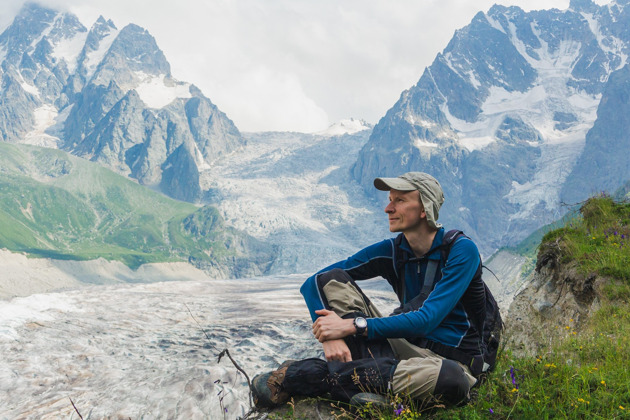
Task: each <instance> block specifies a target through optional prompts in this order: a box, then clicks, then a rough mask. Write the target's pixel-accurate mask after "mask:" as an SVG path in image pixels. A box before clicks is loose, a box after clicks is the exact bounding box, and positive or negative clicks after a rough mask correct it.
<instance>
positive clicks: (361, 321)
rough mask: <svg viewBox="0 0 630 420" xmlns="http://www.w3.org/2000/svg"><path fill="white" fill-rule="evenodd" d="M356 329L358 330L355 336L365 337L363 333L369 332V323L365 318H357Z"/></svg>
mask: <svg viewBox="0 0 630 420" xmlns="http://www.w3.org/2000/svg"><path fill="white" fill-rule="evenodd" d="M353 323H354V328H356V329H357V332H356V333H355V334H354V335H355V336H360V335H363V333H364V332H365V330H367V321H366V320H365V318H362V317H360V316H359V317H356V318H354V322H353Z"/></svg>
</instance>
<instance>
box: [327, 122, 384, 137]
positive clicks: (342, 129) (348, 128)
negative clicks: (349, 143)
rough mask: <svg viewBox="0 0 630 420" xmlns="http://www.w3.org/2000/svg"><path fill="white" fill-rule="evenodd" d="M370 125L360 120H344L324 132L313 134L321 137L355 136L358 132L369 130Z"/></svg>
mask: <svg viewBox="0 0 630 420" xmlns="http://www.w3.org/2000/svg"><path fill="white" fill-rule="evenodd" d="M371 129H372V125H371V124H368V123H367V122H365V121H364V120H362V119H354V118H350V119H345V120H341V121H339V122H336V123H335V124H333V125H331V126H330V127H328V128H327V129H326V130H324V131H320V132H318V133H315V134H319V135H322V136H331V137H332V136H342V135H344V134H356V133H358V132H360V131H364V130H371Z"/></svg>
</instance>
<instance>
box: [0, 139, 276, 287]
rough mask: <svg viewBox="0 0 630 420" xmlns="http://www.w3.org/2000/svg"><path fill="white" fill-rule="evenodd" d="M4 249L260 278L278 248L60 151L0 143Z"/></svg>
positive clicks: (0, 242)
mask: <svg viewBox="0 0 630 420" xmlns="http://www.w3.org/2000/svg"><path fill="white" fill-rule="evenodd" d="M0 190H1V194H2V197H3V200H1V201H0V226H1V229H0V247H4V248H7V249H9V250H12V251H21V252H26V253H28V254H31V255H36V256H41V257H49V258H56V259H94V258H98V257H103V258H106V259H109V260H120V261H123V262H125V263H126V264H127V265H129V266H131V267H137V266H139V265H140V264H143V263H146V262H158V261H190V262H193V263H194V264H195V265H196V266H197V267H200V268H204V269H206V270H207V271H208V272H211V273H212V274H213V275H220V276H242V275H251V274H260V273H264V272H265V271H266V268H267V267H268V265H269V264H270V262H271V260H272V259H273V255H272V253H273V250H272V249H271V248H270V247H269V246H266V245H264V244H262V243H260V242H259V241H257V240H255V239H253V238H251V237H249V236H247V235H245V234H242V233H239V232H237V231H235V230H234V229H231V228H228V227H226V226H225V224H224V222H223V219H222V218H221V216H220V215H219V213H218V212H217V210H216V209H215V208H212V207H209V206H206V207H201V208H198V207H196V206H194V205H192V204H188V203H183V202H179V201H175V200H172V199H169V198H167V197H164V196H163V195H161V194H159V193H157V192H153V191H151V190H149V189H147V188H144V187H142V186H140V185H138V184H136V183H134V182H132V181H130V180H128V179H126V178H124V177H121V176H120V175H117V174H115V173H113V172H111V171H110V170H107V169H105V168H103V167H101V166H99V165H96V164H93V163H90V162H87V161H84V160H82V159H78V158H75V157H72V156H69V155H68V154H66V153H64V152H62V151H55V150H50V149H42V148H38V147H33V146H21V145H10V144H7V143H0Z"/></svg>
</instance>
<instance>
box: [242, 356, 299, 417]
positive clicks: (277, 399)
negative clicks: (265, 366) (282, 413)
mask: <svg viewBox="0 0 630 420" xmlns="http://www.w3.org/2000/svg"><path fill="white" fill-rule="evenodd" d="M293 362H295V360H287V361H286V362H284V363H283V364H281V365H280V366H279V367H278V369H276V370H273V371H271V372H267V373H261V374H259V375H256V376H255V377H254V380H253V381H252V395H253V397H254V404H255V405H256V407H266V408H272V407H275V406H278V405H282V404H284V403H286V402H287V401H289V393H288V392H287V391H285V390H284V388H283V387H282V382H284V377H285V375H286V373H287V369H288V368H289V366H291V364H292V363H293Z"/></svg>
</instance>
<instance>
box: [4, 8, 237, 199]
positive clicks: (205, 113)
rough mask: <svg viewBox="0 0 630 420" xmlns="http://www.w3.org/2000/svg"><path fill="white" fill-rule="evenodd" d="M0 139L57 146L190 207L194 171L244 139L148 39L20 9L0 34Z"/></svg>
mask: <svg viewBox="0 0 630 420" xmlns="http://www.w3.org/2000/svg"><path fill="white" fill-rule="evenodd" d="M0 63H1V70H0V77H2V89H1V90H0V136H1V137H2V139H3V140H4V141H9V142H24V143H31V144H38V145H43V146H48V147H59V148H62V149H65V150H67V151H69V152H71V153H73V154H75V155H78V156H81V157H84V158H87V159H90V160H93V161H96V162H99V163H101V164H103V165H105V166H108V167H110V168H112V169H114V170H116V171H117V172H119V173H121V174H124V175H127V176H130V177H132V178H135V179H137V180H138V181H139V182H140V183H141V184H144V185H148V186H153V187H159V188H160V189H161V190H162V191H163V192H165V193H166V194H168V195H170V196H172V197H175V198H178V199H182V200H186V201H193V202H194V201H197V200H198V199H199V198H200V196H201V189H200V187H199V170H200V169H203V168H205V167H207V166H208V164H209V163H210V162H211V161H212V160H213V159H216V158H217V157H218V156H221V155H222V154H225V153H228V152H231V151H233V150H235V149H236V148H238V147H241V146H242V144H243V142H244V140H243V138H242V136H241V134H240V133H239V131H238V129H237V128H236V127H235V126H234V124H233V123H232V121H231V120H229V119H228V118H227V117H226V116H225V114H223V113H222V112H221V111H220V110H219V109H218V108H217V107H216V106H215V105H214V104H212V102H211V101H210V100H209V99H208V98H206V97H205V96H204V95H203V94H202V93H201V91H200V90H199V89H197V88H196V87H195V86H193V85H190V84H188V83H183V82H179V81H177V80H176V79H174V78H173V77H172V75H171V71H170V65H169V63H168V61H167V60H166V58H165V57H164V54H163V53H162V51H161V50H160V49H159V48H158V46H157V44H156V43H155V39H154V38H153V37H152V36H151V35H150V34H149V33H148V32H147V31H146V30H144V29H143V28H141V27H139V26H136V25H133V24H130V25H127V26H125V27H124V28H122V29H118V28H117V27H116V26H115V24H114V23H113V22H112V21H111V20H109V21H107V20H105V19H104V18H102V17H100V18H99V19H98V20H97V21H96V22H95V23H94V25H93V26H92V27H91V29H90V30H88V29H86V28H85V27H84V26H83V24H82V23H81V22H79V20H78V19H77V18H76V17H75V16H74V15H72V14H69V13H60V12H57V11H54V10H51V9H48V8H45V7H41V6H39V5H36V4H34V3H27V4H26V5H25V6H24V7H23V8H22V10H21V11H20V13H19V14H18V16H17V17H16V18H15V20H14V21H13V23H12V25H10V26H9V27H8V28H7V29H6V30H5V31H4V32H3V33H2V34H1V35H0Z"/></svg>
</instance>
